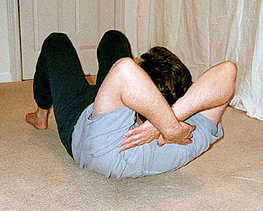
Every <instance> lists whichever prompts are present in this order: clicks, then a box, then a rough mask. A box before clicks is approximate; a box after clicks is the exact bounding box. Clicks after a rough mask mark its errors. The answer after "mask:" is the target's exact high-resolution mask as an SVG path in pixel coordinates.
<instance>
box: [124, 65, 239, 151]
mask: <svg viewBox="0 0 263 211" xmlns="http://www.w3.org/2000/svg"><path fill="white" fill-rule="evenodd" d="M236 74H237V70H236V67H235V65H234V64H233V63H232V62H223V63H220V64H218V65H216V66H214V67H212V68H210V69H209V70H207V71H206V72H205V73H204V74H202V75H201V76H200V77H199V79H198V80H197V81H196V82H195V83H194V84H193V85H192V86H191V87H190V88H189V90H188V91H187V93H186V94H185V95H184V96H183V97H182V98H180V99H179V100H178V101H176V102H175V103H174V105H173V106H172V109H173V112H174V114H175V116H176V117H177V119H178V121H184V120H185V119H187V118H189V117H190V116H191V115H193V114H195V113H197V112H201V113H202V114H203V115H204V116H206V117H207V118H209V119H211V120H212V121H213V122H214V123H215V124H217V123H218V121H219V120H220V118H221V116H222V115H223V113H224V110H225V108H226V106H227V105H228V103H229V101H230V100H231V98H232V97H233V95H234V91H235V80H236ZM147 130H149V131H148V132H146V131H147ZM153 134H154V135H153ZM158 135H160V133H158V130H157V129H156V128H154V126H153V125H151V124H150V123H149V122H147V121H146V122H145V123H144V124H142V125H141V126H139V127H137V128H134V129H132V130H129V131H128V132H127V133H126V134H125V135H124V137H128V138H127V139H126V140H125V141H124V142H123V143H126V144H127V145H128V147H129V146H131V147H134V146H138V145H142V144H144V143H149V142H151V141H152V140H153V139H156V138H157V137H159V136H158ZM159 142H160V143H165V141H163V140H162V139H159Z"/></svg>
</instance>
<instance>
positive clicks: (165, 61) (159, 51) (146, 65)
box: [139, 46, 192, 120]
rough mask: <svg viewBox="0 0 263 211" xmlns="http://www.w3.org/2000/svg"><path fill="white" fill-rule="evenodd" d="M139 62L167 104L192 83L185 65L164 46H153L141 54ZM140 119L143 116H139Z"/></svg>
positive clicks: (179, 95) (172, 101)
mask: <svg viewBox="0 0 263 211" xmlns="http://www.w3.org/2000/svg"><path fill="white" fill-rule="evenodd" d="M141 59H142V61H141V62H140V63H139V65H140V66H141V68H142V69H144V70H145V72H147V73H148V75H149V76H150V77H151V79H152V80H153V82H154V83H155V85H156V86H157V87H158V89H159V90H160V92H161V93H162V95H163V96H164V97H165V99H166V100H167V102H168V103H169V105H172V104H173V103H175V101H176V100H178V99H179V98H180V97H182V96H183V95H184V94H185V93H186V91H187V90H188V88H189V87H190V86H191V84H192V76H191V73H190V71H189V70H188V69H187V67H186V66H185V65H184V64H183V63H182V62H181V60H180V59H179V58H178V57H177V56H176V55H174V54H173V53H172V52H171V51H169V50H168V49H166V48H164V47H159V46H157V47H153V48H151V49H150V50H149V51H148V52H147V53H145V54H143V55H141ZM140 118H141V119H142V120H144V119H143V117H142V116H140Z"/></svg>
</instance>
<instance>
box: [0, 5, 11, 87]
mask: <svg viewBox="0 0 263 211" xmlns="http://www.w3.org/2000/svg"><path fill="white" fill-rule="evenodd" d="M0 29H1V30H0V37H1V39H0V82H10V81H11V73H10V56H9V55H10V54H9V40H8V19H7V7H6V0H0Z"/></svg>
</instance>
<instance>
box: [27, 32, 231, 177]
mask: <svg viewBox="0 0 263 211" xmlns="http://www.w3.org/2000/svg"><path fill="white" fill-rule="evenodd" d="M98 62H99V72H98V80H97V84H96V86H90V85H89V84H88V83H87V82H86V81H85V77H84V75H83V73H82V70H81V67H80V64H79V61H78V58H77V55H76V53H75V50H74V48H73V46H72V45H71V43H70V41H69V40H68V38H67V37H66V36H65V35H62V34H53V35H50V36H49V37H48V38H47V39H46V40H45V42H44V44H43V47H42V52H41V54H40V57H39V60H38V64H37V68H36V73H35V77H34V97H35V100H36V102H37V104H38V106H39V108H38V109H37V111H36V112H35V113H31V114H28V115H27V121H28V122H29V123H31V124H33V125H34V126H35V127H37V128H39V129H44V128H46V127H47V124H48V113H49V109H50V107H51V105H52V104H53V106H54V113H55V117H56V121H57V125H58V131H59V134H60V138H61V140H62V143H63V144H64V146H65V147H66V149H67V151H68V153H69V154H70V155H71V156H73V158H74V160H75V161H76V162H77V164H78V165H79V167H80V168H87V169H89V170H92V171H96V172H98V173H100V174H103V175H105V176H106V177H110V176H115V177H117V178H126V177H139V176H145V175H151V174H157V173H162V172H166V171H171V170H175V169H177V168H179V167H181V166H183V165H185V164H186V163H188V162H189V161H191V160H192V159H194V158H195V157H197V156H198V155H200V154H201V153H202V152H203V151H205V150H206V149H207V148H208V147H209V145H210V144H211V143H213V142H214V141H215V140H217V139H218V138H220V137H221V136H222V129H221V126H220V124H218V123H219V120H220V118H221V117H222V115H223V113H224V110H225V108H226V107H227V105H228V103H229V101H230V100H231V98H232V97H233V94H234V90H235V79H236V67H235V65H234V64H233V63H232V62H223V63H221V64H218V65H216V66H214V67H212V68H210V69H209V70H207V71H206V72H205V73H204V74H203V75H202V76H200V78H199V79H198V80H197V81H196V82H195V83H193V84H192V85H191V86H190V88H189V89H188V90H187V92H186V93H185V94H184V95H183V96H182V97H181V98H179V99H178V100H177V101H176V102H175V103H174V104H173V105H172V107H170V106H169V104H168V102H167V101H166V100H165V98H164V97H163V95H162V94H161V92H160V91H159V89H158V88H157V87H156V85H155V84H154V82H153V81H152V80H151V78H150V77H149V75H148V74H147V73H146V72H145V71H143V70H142V68H141V67H140V66H138V65H137V64H136V63H135V62H134V61H133V59H132V54H131V49H130V45H129V42H128V40H127V38H126V37H125V36H124V35H123V34H121V33H120V32H117V31H109V32H107V33H105V35H104V36H103V38H102V40H101V42H100V44H99V47H98ZM94 99H95V100H94ZM93 101H94V103H92V102H93ZM136 112H137V113H139V114H141V115H142V116H144V117H145V118H146V119H147V121H145V122H144V123H143V124H141V125H140V126H139V125H138V124H137V123H136V119H138V118H136ZM183 121H185V122H183ZM138 122H139V121H138ZM157 145H158V146H157ZM160 146H162V147H160Z"/></svg>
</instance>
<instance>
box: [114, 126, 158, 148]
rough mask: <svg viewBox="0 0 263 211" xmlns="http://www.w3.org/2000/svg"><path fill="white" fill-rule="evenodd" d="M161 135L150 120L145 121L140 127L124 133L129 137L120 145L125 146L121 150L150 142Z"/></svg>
mask: <svg viewBox="0 0 263 211" xmlns="http://www.w3.org/2000/svg"><path fill="white" fill-rule="evenodd" d="M159 136H160V132H159V131H158V130H157V129H156V128H155V127H154V126H153V125H152V124H151V123H150V122H149V121H145V122H144V123H143V124H142V125H140V126H139V127H135V128H133V129H131V130H129V131H128V132H127V133H125V134H124V135H123V137H124V138H125V137H127V138H126V139H125V140H124V141H123V142H122V143H121V144H120V145H119V146H118V147H122V146H124V145H125V146H124V147H123V148H122V149H121V151H124V150H126V149H129V148H132V147H136V146H140V145H143V144H145V143H150V142H151V141H153V140H154V139H157V138H158V137H159Z"/></svg>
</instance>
